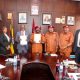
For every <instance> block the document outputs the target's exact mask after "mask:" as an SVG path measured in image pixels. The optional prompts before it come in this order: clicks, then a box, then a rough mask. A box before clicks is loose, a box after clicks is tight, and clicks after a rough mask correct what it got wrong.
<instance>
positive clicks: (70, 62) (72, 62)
mask: <svg viewBox="0 0 80 80" xmlns="http://www.w3.org/2000/svg"><path fill="white" fill-rule="evenodd" d="M68 64H76V62H75V61H68Z"/></svg>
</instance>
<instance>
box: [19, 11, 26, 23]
mask: <svg viewBox="0 0 80 80" xmlns="http://www.w3.org/2000/svg"><path fill="white" fill-rule="evenodd" d="M18 23H20V24H25V23H27V13H25V12H22V13H19V14H18Z"/></svg>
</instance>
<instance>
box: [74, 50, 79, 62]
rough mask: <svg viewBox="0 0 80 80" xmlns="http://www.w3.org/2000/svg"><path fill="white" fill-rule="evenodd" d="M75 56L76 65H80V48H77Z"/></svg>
mask: <svg viewBox="0 0 80 80" xmlns="http://www.w3.org/2000/svg"><path fill="white" fill-rule="evenodd" d="M75 56H76V58H75V61H76V63H80V48H77V50H76V53H75Z"/></svg>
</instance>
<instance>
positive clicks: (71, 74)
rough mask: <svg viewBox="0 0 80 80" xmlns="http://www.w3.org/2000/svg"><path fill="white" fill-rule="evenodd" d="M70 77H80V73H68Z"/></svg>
mask: <svg viewBox="0 0 80 80" xmlns="http://www.w3.org/2000/svg"><path fill="white" fill-rule="evenodd" d="M68 75H69V77H70V78H71V77H73V78H74V80H78V79H80V73H68Z"/></svg>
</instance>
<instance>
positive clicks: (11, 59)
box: [5, 58, 14, 63]
mask: <svg viewBox="0 0 80 80" xmlns="http://www.w3.org/2000/svg"><path fill="white" fill-rule="evenodd" d="M5 61H9V62H11V63H13V62H14V58H8V59H6V60H5Z"/></svg>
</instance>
